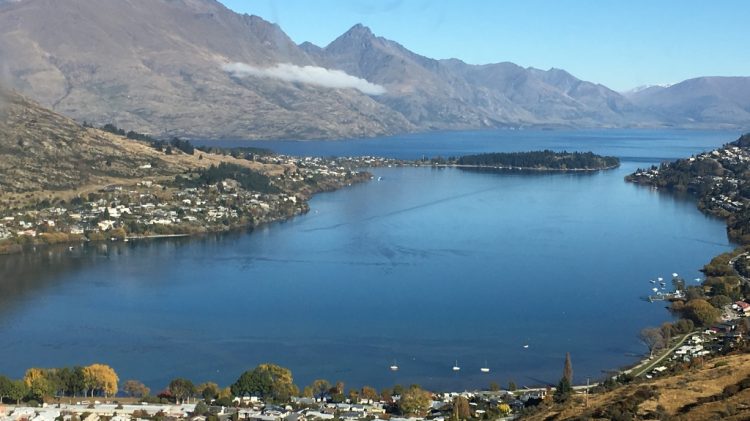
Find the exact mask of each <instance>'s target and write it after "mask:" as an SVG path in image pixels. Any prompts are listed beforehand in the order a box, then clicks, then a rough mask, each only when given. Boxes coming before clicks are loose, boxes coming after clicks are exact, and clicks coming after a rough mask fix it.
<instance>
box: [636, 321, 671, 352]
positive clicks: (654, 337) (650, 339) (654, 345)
mask: <svg viewBox="0 0 750 421" xmlns="http://www.w3.org/2000/svg"><path fill="white" fill-rule="evenodd" d="M638 339H640V340H641V342H643V344H644V345H646V347H648V352H649V357H653V356H654V351H656V350H657V349H661V348H663V347H664V346H665V345H666V344H665V342H664V334H663V332H662V329H660V328H658V327H647V328H644V329H643V330H641V332H640V333H639V334H638Z"/></svg>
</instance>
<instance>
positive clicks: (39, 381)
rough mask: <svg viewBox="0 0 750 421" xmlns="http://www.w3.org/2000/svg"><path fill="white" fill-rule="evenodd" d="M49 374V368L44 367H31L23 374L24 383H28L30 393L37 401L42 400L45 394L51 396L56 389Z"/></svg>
mask: <svg viewBox="0 0 750 421" xmlns="http://www.w3.org/2000/svg"><path fill="white" fill-rule="evenodd" d="M48 376H49V370H45V369H43V368H30V369H28V370H26V374H25V375H24V376H23V383H24V384H25V385H26V388H27V390H28V394H29V395H31V396H33V397H34V399H36V400H37V401H42V400H43V399H44V397H45V396H49V395H51V394H53V393H54V391H55V388H54V386H53V384H52V382H51V381H50V379H49V377H48Z"/></svg>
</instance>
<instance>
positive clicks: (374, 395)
mask: <svg viewBox="0 0 750 421" xmlns="http://www.w3.org/2000/svg"><path fill="white" fill-rule="evenodd" d="M360 396H361V397H362V399H367V400H368V401H377V400H378V399H379V396H378V391H377V390H375V388H374V387H370V386H363V387H362V393H360Z"/></svg>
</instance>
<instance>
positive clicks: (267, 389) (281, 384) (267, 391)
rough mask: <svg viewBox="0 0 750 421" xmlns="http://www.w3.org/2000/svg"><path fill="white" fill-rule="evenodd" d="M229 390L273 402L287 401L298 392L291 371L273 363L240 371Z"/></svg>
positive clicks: (236, 393)
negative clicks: (240, 373)
mask: <svg viewBox="0 0 750 421" xmlns="http://www.w3.org/2000/svg"><path fill="white" fill-rule="evenodd" d="M231 390H232V393H233V394H234V395H235V396H244V395H252V396H259V397H261V398H263V399H268V400H273V401H275V402H287V401H288V400H289V399H290V398H291V397H292V396H294V395H295V394H298V393H299V390H298V389H297V387H296V386H295V385H294V383H292V372H291V371H290V370H289V369H288V368H284V367H279V366H277V365H274V364H261V365H259V366H257V367H255V368H254V369H253V370H248V371H246V372H244V373H242V375H241V376H240V377H239V378H238V379H237V381H236V382H235V383H234V384H232V386H231Z"/></svg>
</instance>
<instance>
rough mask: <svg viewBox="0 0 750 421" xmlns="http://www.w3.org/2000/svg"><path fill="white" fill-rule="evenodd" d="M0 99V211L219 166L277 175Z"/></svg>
mask: <svg viewBox="0 0 750 421" xmlns="http://www.w3.org/2000/svg"><path fill="white" fill-rule="evenodd" d="M1 96H2V101H0V174H2V177H0V206H2V207H5V208H16V207H23V206H26V205H29V204H32V203H34V202H35V201H40V200H44V199H47V200H50V199H54V198H61V199H65V198H67V197H70V196H73V195H77V194H79V193H83V192H87V191H92V190H96V189H99V188H101V187H103V186H106V185H109V184H134V183H136V182H138V181H142V180H154V181H159V180H163V179H168V178H169V179H171V178H174V176H175V175H178V174H183V173H185V172H187V171H189V170H193V169H198V168H206V167H208V166H210V165H212V164H219V163H220V162H230V163H236V164H238V165H242V166H245V167H249V168H252V169H255V170H258V171H260V172H263V173H268V174H274V173H279V172H282V171H283V168H282V167H281V166H276V165H267V164H261V163H257V162H250V161H247V160H244V159H234V158H232V157H229V156H223V155H214V154H207V153H202V154H199V153H196V154H195V155H187V154H183V153H179V152H177V151H175V153H173V154H171V155H166V154H164V153H163V152H160V151H158V150H156V149H154V148H152V147H151V146H150V145H148V144H146V143H141V142H136V141H133V140H130V139H126V138H124V137H122V136H116V135H113V134H111V133H107V132H104V131H101V130H97V129H92V128H85V127H82V126H81V125H79V124H77V123H76V122H75V121H73V120H71V119H69V118H66V117H64V116H61V115H59V114H57V113H54V112H52V111H50V110H48V109H46V108H43V107H41V106H39V105H38V104H36V103H35V102H32V101H30V100H28V99H26V98H24V97H22V96H20V95H18V94H16V93H13V92H7V91H5V92H2V94H1ZM149 167H150V168H149Z"/></svg>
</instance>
